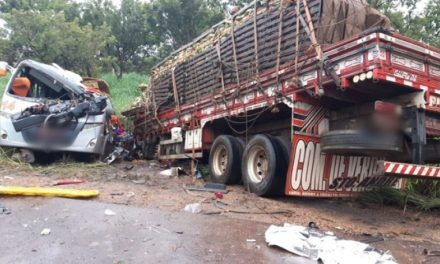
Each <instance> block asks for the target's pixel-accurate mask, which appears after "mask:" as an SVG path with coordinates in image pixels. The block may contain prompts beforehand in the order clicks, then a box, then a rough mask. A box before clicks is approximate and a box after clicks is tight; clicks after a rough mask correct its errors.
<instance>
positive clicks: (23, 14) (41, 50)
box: [3, 9, 109, 75]
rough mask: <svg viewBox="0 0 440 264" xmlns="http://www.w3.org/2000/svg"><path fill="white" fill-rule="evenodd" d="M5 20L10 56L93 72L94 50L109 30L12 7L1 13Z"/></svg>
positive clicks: (49, 14)
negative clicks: (6, 12) (10, 9)
mask: <svg viewBox="0 0 440 264" xmlns="http://www.w3.org/2000/svg"><path fill="white" fill-rule="evenodd" d="M3 17H4V18H5V20H6V21H7V22H8V28H9V29H10V30H11V33H10V34H9V41H10V45H9V49H8V53H9V55H8V56H9V58H13V61H15V62H17V61H20V60H23V59H26V58H32V59H36V60H40V61H43V62H50V63H51V62H56V63H58V64H60V65H61V66H63V67H64V68H67V69H71V70H75V71H78V72H81V73H83V74H87V75H91V74H93V68H94V66H95V63H96V55H97V53H98V52H99V51H100V50H101V49H102V48H104V45H105V41H106V39H107V38H108V32H109V29H108V28H107V27H101V28H100V29H99V30H93V29H92V27H91V26H89V25H87V26H84V27H80V26H79V24H78V22H77V21H76V20H75V21H71V22H69V21H67V20H66V18H65V16H64V13H62V12H59V13H56V12H54V11H50V10H48V11H39V12H35V11H26V10H15V9H13V10H12V11H11V13H9V14H6V15H4V16H3Z"/></svg>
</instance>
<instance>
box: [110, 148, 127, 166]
mask: <svg viewBox="0 0 440 264" xmlns="http://www.w3.org/2000/svg"><path fill="white" fill-rule="evenodd" d="M129 154H130V152H129V151H128V150H126V149H125V148H123V147H115V150H113V152H112V153H110V155H108V156H107V158H105V159H104V162H105V163H107V164H108V165H110V164H112V163H113V162H115V161H116V160H119V159H124V158H126V157H127V156H128V155H129Z"/></svg>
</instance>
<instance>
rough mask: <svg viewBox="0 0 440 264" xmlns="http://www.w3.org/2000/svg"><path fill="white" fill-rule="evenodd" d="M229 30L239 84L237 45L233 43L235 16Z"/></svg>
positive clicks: (238, 82)
mask: <svg viewBox="0 0 440 264" xmlns="http://www.w3.org/2000/svg"><path fill="white" fill-rule="evenodd" d="M231 32H232V34H231V38H232V51H233V52H234V63H235V74H236V75H237V84H238V85H240V75H239V74H238V60H237V47H236V44H235V18H233V19H232V27H231Z"/></svg>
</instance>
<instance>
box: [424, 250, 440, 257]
mask: <svg viewBox="0 0 440 264" xmlns="http://www.w3.org/2000/svg"><path fill="white" fill-rule="evenodd" d="M423 254H425V255H426V256H440V250H428V249H426V248H425V249H424V250H423Z"/></svg>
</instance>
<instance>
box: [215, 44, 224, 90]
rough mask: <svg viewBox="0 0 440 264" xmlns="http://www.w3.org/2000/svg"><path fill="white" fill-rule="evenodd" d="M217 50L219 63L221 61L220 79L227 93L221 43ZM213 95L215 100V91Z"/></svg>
mask: <svg viewBox="0 0 440 264" xmlns="http://www.w3.org/2000/svg"><path fill="white" fill-rule="evenodd" d="M215 48H216V50H217V57H218V61H219V67H220V79H221V82H222V90H223V91H225V78H224V73H223V62H222V53H221V47H220V41H219V42H218V43H217V45H216V47H215ZM212 95H213V98H214V91H213V93H212Z"/></svg>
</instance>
